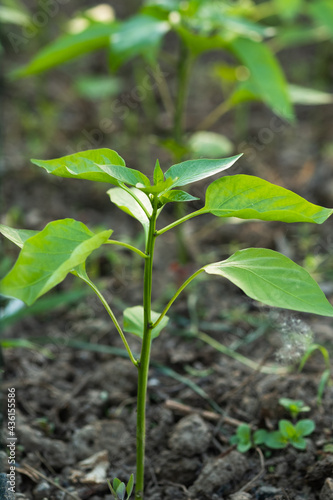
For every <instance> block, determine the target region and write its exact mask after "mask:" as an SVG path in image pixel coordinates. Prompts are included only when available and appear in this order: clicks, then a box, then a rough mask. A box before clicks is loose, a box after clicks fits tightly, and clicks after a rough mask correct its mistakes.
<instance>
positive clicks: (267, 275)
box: [0, 148, 333, 500]
mask: <svg viewBox="0 0 333 500" xmlns="http://www.w3.org/2000/svg"><path fill="white" fill-rule="evenodd" d="M239 156H240V155H238V156H233V157H230V158H225V159H219V160H211V159H209V160H207V159H199V160H188V161H184V162H182V163H178V164H176V165H173V166H171V167H170V168H169V169H168V170H167V171H166V172H163V171H162V169H161V167H160V165H159V162H158V161H157V162H156V165H155V169H154V173H153V183H151V182H150V180H149V179H148V177H147V176H146V175H144V174H143V173H142V172H139V171H138V170H135V169H131V168H128V167H126V165H125V161H124V160H123V159H122V158H121V157H120V156H119V155H118V153H116V152H115V151H112V150H110V149H106V148H103V149H97V150H89V151H84V152H80V153H75V154H73V155H68V156H64V157H62V158H58V159H54V160H46V161H44V160H32V162H33V163H34V164H35V165H37V166H39V167H42V168H44V169H45V170H46V171H47V172H48V173H50V174H52V175H56V176H60V177H68V178H75V179H87V180H90V181H96V182H106V183H109V184H111V185H112V186H114V187H113V188H111V189H109V190H108V195H109V197H110V200H111V202H112V203H114V204H115V205H117V206H118V207H119V208H120V209H121V210H123V211H124V212H126V213H127V214H128V215H130V216H132V217H134V218H135V219H136V220H138V221H139V222H140V223H141V224H142V226H143V231H144V236H145V248H144V249H140V248H137V247H135V246H133V245H130V244H128V243H124V242H122V241H118V240H116V239H111V234H112V230H111V229H108V230H103V231H98V232H93V231H91V230H90V229H88V227H87V226H86V225H85V224H83V223H82V222H79V221H76V220H74V219H62V220H56V221H53V222H50V223H49V224H47V225H46V227H45V228H44V229H43V230H41V231H31V230H24V229H23V230H22V229H21V230H19V229H14V228H11V227H8V226H5V225H1V226H0V230H1V232H2V233H3V234H4V235H5V236H6V237H7V238H9V239H10V240H11V241H13V242H14V243H15V244H16V245H18V246H19V247H21V251H20V254H19V256H18V259H17V261H16V263H15V264H14V266H13V268H12V269H11V270H10V271H9V273H8V274H7V275H6V276H5V277H4V278H3V279H2V281H1V282H0V287H1V293H2V294H4V295H6V296H10V297H15V298H18V299H20V300H22V301H24V302H25V303H26V304H28V305H31V304H32V303H34V302H35V301H36V300H37V299H38V298H39V297H41V296H42V295H44V294H45V293H46V292H48V291H49V290H51V289H52V288H53V287H55V286H56V285H58V284H59V283H60V282H61V281H63V280H64V279H65V277H66V276H67V275H68V274H69V273H72V274H74V275H75V276H77V277H78V278H80V279H81V280H83V281H84V282H85V283H86V284H87V285H88V286H90V287H91V288H92V290H93V291H94V292H95V293H96V295H97V296H98V298H99V299H100V301H101V302H102V304H103V306H104V307H105V309H106V311H107V313H108V314H109V316H110V318H111V320H112V322H113V324H114V326H115V328H116V330H117V331H118V333H119V335H120V337H121V339H122V341H123V343H124V346H125V348H126V350H127V353H128V356H129V358H130V360H131V362H132V363H133V365H134V366H135V367H136V369H137V371H138V392H137V459H136V481H135V483H136V484H135V498H136V500H142V499H143V498H144V458H145V441H146V396H147V382H148V371H149V362H150V349H151V343H152V340H153V339H155V338H156V337H158V335H159V334H160V332H161V330H162V329H163V328H164V327H165V326H166V325H167V323H168V317H167V312H168V311H169V309H170V307H171V306H172V304H173V303H174V301H175V300H176V299H177V297H178V296H179V295H180V293H181V292H182V291H183V290H184V289H185V288H186V287H187V286H188V285H189V284H190V283H191V282H192V281H193V280H194V279H195V278H196V277H197V276H199V275H202V274H203V273H206V274H209V275H210V274H213V275H218V276H221V277H223V278H227V279H228V280H230V281H231V282H232V283H234V284H235V285H237V286H238V287H239V288H240V289H241V290H243V292H244V293H245V294H247V295H248V296H249V297H250V298H251V299H253V300H257V301H259V302H262V303H264V304H267V305H269V306H275V307H280V308H286V309H291V310H295V311H302V312H308V313H314V314H319V315H323V316H330V317H332V316H333V307H332V305H331V304H330V303H329V301H328V300H327V298H326V297H325V295H324V293H323V292H322V290H321V289H320V287H319V285H318V284H317V283H316V282H315V281H314V280H313V278H312V277H311V276H310V274H309V273H308V272H307V271H306V270H305V269H303V268H302V267H301V266H299V265H298V264H296V263H294V262H293V261H292V260H290V259H289V258H288V257H286V256H284V255H282V254H280V253H278V252H276V251H273V250H268V249H265V248H247V249H244V250H240V251H237V252H236V253H234V254H233V255H231V256H230V257H228V258H227V259H225V260H223V261H220V262H214V263H211V264H208V265H205V266H203V267H201V268H200V269H198V270H197V271H196V272H195V273H194V274H192V275H191V276H189V277H188V278H187V279H186V280H185V281H184V283H183V284H182V285H181V286H180V287H179V288H178V290H177V291H176V292H175V294H174V295H173V296H172V298H171V299H170V300H169V302H168V303H167V304H166V306H165V308H164V309H163V311H162V312H161V313H159V312H155V311H153V310H152V306H151V303H152V288H153V260H154V250H155V243H156V240H157V238H159V237H160V236H162V235H163V234H165V233H166V232H168V231H170V230H172V229H173V228H175V227H176V226H178V225H180V224H182V223H184V222H186V221H188V220H189V219H192V218H194V217H198V216H200V215H203V214H207V213H210V214H212V215H214V216H216V217H220V218H226V217H238V218H240V219H259V220H263V221H282V222H288V223H290V222H310V223H316V224H321V223H323V222H324V221H325V220H326V219H327V218H328V217H329V216H330V215H331V214H332V212H333V210H332V209H328V208H323V207H321V206H318V205H314V204H312V203H310V202H308V201H306V200H305V199H304V198H302V197H301V196H299V195H297V194H295V193H293V192H292V191H289V190H287V189H284V188H282V187H280V186H277V185H274V184H271V183H269V182H267V181H265V180H263V179H260V178H258V177H255V176H252V175H233V176H224V177H222V178H219V179H217V180H214V181H213V182H212V183H211V184H210V185H209V186H208V188H207V191H206V197H205V204H204V206H203V207H202V208H200V209H198V210H196V211H193V212H191V213H189V214H187V215H185V216H184V217H181V218H179V219H178V220H175V221H174V222H172V223H171V224H169V225H167V226H165V227H162V228H161V229H158V228H157V219H158V217H159V215H160V213H161V211H162V210H163V208H164V206H165V205H166V204H167V203H183V202H191V201H193V200H197V199H198V198H195V197H194V196H192V195H191V194H189V193H188V192H186V191H183V190H181V189H179V188H182V187H183V186H185V185H187V184H190V183H192V182H196V181H200V180H202V179H205V178H207V177H210V176H212V175H215V174H218V173H220V172H222V171H224V170H226V169H228V168H230V167H231V166H232V165H233V164H234V163H235V161H236V160H238V158H239ZM103 245H108V246H109V245H116V246H120V247H124V248H126V249H127V250H130V251H132V252H135V253H136V254H138V255H140V257H141V258H142V262H143V263H144V270H143V301H142V304H140V305H137V306H135V307H129V308H127V309H125V311H124V316H123V327H122V326H121V325H120V323H119V321H118V319H117V318H116V316H115V314H114V313H113V311H112V309H111V306H110V304H108V302H107V301H106V299H105V298H104V296H103V294H102V293H101V291H100V290H99V288H98V287H97V286H96V284H95V283H93V282H92V281H91V279H90V278H89V276H88V274H87V271H86V265H85V262H86V259H87V257H88V256H89V255H90V254H92V253H93V251H94V250H96V249H98V248H100V247H102V246H103ZM125 332H128V333H131V334H134V335H136V336H137V337H139V338H140V339H141V340H142V345H141V352H140V356H139V358H138V359H136V357H135V356H134V354H133V352H132V350H131V347H130V345H129V342H128V340H127V337H126V335H125ZM118 481H119V480H118ZM118 481H117V482H116V486H117V488H116V490H115V491H116V493H117V494H118V488H119V487H120V482H119V483H118ZM122 492H123V487H122V486H121V490H120V493H122ZM118 496H119V495H118Z"/></svg>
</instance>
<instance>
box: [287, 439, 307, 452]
mask: <svg viewBox="0 0 333 500" xmlns="http://www.w3.org/2000/svg"><path fill="white" fill-rule="evenodd" d="M290 444H291V445H292V446H293V447H294V448H297V449H298V450H305V448H306V441H305V439H304V438H303V437H302V436H294V437H293V438H292V439H291V440H290Z"/></svg>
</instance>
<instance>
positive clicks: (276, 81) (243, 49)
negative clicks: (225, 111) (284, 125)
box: [230, 37, 294, 121]
mask: <svg viewBox="0 0 333 500" xmlns="http://www.w3.org/2000/svg"><path fill="white" fill-rule="evenodd" d="M230 49H231V50H232V51H233V52H234V54H235V55H236V56H237V57H238V58H239V60H240V61H241V62H242V63H243V64H244V65H245V66H246V67H247V68H248V69H249V71H250V73H251V80H252V82H253V84H254V85H255V87H256V91H257V92H258V94H259V96H260V98H261V99H262V100H263V101H264V102H265V103H266V104H267V105H268V106H269V107H270V108H271V109H272V110H273V111H274V112H275V113H276V114H278V115H280V116H281V117H283V118H286V119H288V120H291V121H292V120H293V119H294V113H293V109H292V105H291V103H290V99H289V94H288V88H287V82H286V80H285V77H284V74H283V72H282V70H281V68H280V65H279V63H278V61H277V59H276V58H275V56H274V55H273V54H272V52H271V51H270V50H269V48H268V47H267V45H265V44H264V43H258V42H254V41H253V40H250V39H248V38H241V37H239V38H236V39H235V40H232V41H231V42H230Z"/></svg>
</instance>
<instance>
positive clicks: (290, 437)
mask: <svg viewBox="0 0 333 500" xmlns="http://www.w3.org/2000/svg"><path fill="white" fill-rule="evenodd" d="M314 429H315V423H314V421H313V420H310V419H304V420H299V421H298V422H297V424H296V425H293V424H292V423H291V422H290V421H289V420H280V421H279V430H278V431H273V432H268V431H266V430H265V429H258V430H256V431H255V432H254V433H253V434H252V431H251V427H250V426H249V425H248V424H242V425H239V426H238V427H237V431H236V434H234V435H233V436H231V438H230V443H231V444H236V445H237V450H238V451H239V452H241V453H246V452H247V451H248V450H250V449H251V448H256V447H257V446H262V445H265V446H267V447H268V448H272V449H281V448H286V447H287V446H288V445H291V446H293V447H294V448H297V449H299V450H305V448H306V440H305V439H304V437H305V436H309V435H310V434H312V432H313V431H314Z"/></svg>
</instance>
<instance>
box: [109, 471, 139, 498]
mask: <svg viewBox="0 0 333 500" xmlns="http://www.w3.org/2000/svg"><path fill="white" fill-rule="evenodd" d="M107 482H108V485H109V488H110V491H111V493H112V495H113V496H114V498H115V500H129V498H130V497H131V495H132V491H133V488H134V476H133V474H131V476H130V478H129V480H128V483H127V485H125V483H122V482H121V481H120V480H119V479H117V478H114V480H113V481H112V484H111V483H110V481H109V480H107Z"/></svg>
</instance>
